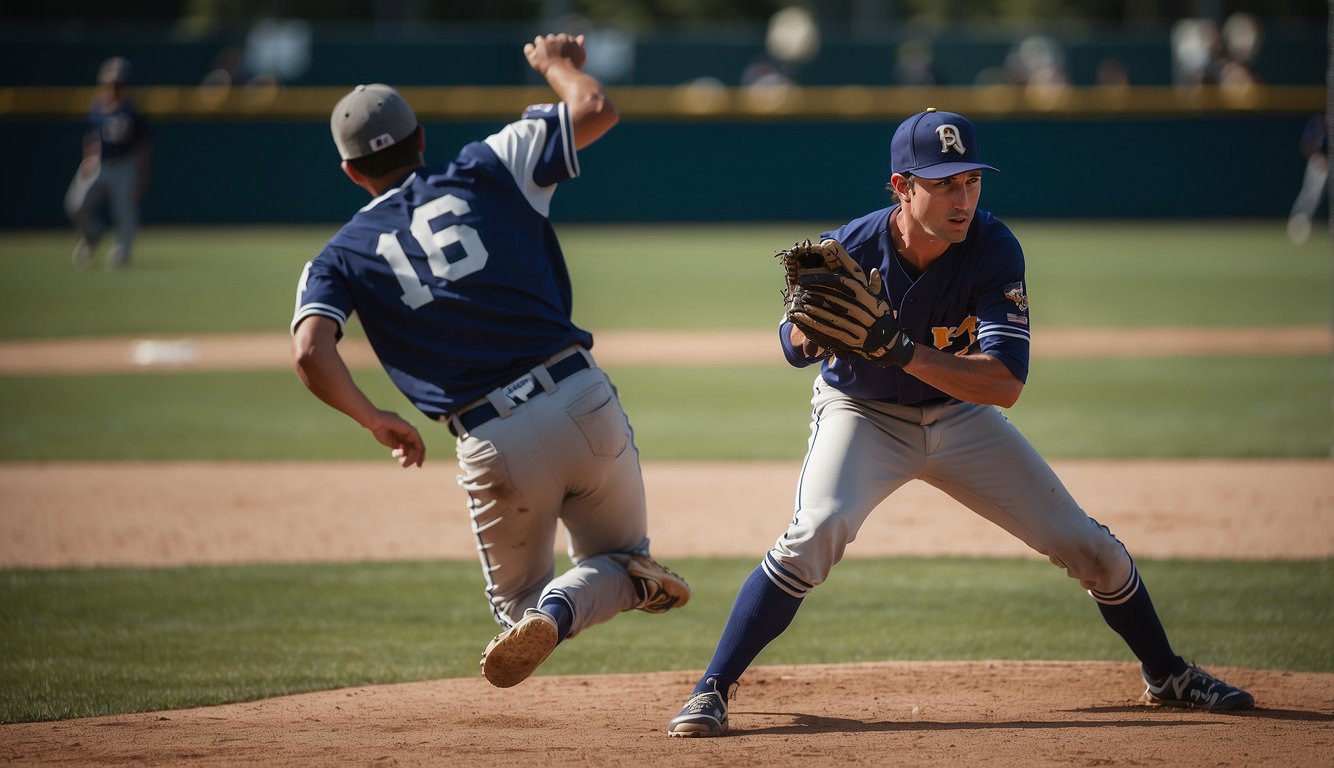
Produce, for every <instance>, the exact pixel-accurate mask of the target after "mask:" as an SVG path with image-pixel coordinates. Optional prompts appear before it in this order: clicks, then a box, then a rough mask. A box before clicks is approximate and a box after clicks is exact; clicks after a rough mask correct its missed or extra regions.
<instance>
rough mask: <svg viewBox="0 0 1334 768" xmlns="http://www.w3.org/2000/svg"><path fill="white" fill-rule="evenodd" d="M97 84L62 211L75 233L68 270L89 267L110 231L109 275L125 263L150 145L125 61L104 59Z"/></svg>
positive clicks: (145, 179) (145, 183)
mask: <svg viewBox="0 0 1334 768" xmlns="http://www.w3.org/2000/svg"><path fill="white" fill-rule="evenodd" d="M97 82H98V92H97V98H96V99H95V100H94V101H93V105H92V107H91V108H90V109H89V111H88V129H87V131H86V132H85V133H84V138H83V161H82V162H81V163H80V164H79V170H78V171H77V172H75V174H74V179H73V180H72V181H71V182H70V185H69V190H68V191H67V192H66V194H65V212H66V213H67V214H69V217H70V219H71V220H72V221H73V222H74V226H75V228H76V229H77V230H78V233H79V241H78V243H76V244H75V246H74V266H76V267H78V268H80V269H84V268H87V267H88V266H89V265H91V264H92V263H93V258H94V257H95V256H96V254H97V246H98V243H99V242H100V241H101V239H102V235H103V234H105V233H106V232H107V230H108V229H110V228H112V227H113V226H114V227H115V230H116V238H115V243H114V244H113V245H112V246H111V250H110V251H108V252H107V269H113V270H115V269H122V268H124V267H127V266H129V264H130V256H131V252H132V250H133V246H134V237H135V234H136V232H137V230H138V226H139V201H140V200H141V199H142V198H143V194H144V190H146V189H147V188H148V175H149V167H150V165H151V162H152V155H153V144H152V137H151V136H150V135H149V127H148V120H147V119H146V118H145V117H144V116H143V115H141V114H140V113H139V111H138V109H136V108H135V105H134V101H133V100H132V99H131V98H130V94H129V87H130V62H128V61H126V60H125V59H124V58H122V57H120V56H114V57H112V58H110V59H107V60H106V61H105V62H103V63H102V67H101V68H100V69H99V70H98V73H97ZM104 208H105V209H109V211H110V216H108V215H107V213H106V211H104Z"/></svg>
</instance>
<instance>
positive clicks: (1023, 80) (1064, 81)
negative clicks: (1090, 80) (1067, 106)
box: [1005, 35, 1070, 85]
mask: <svg viewBox="0 0 1334 768" xmlns="http://www.w3.org/2000/svg"><path fill="white" fill-rule="evenodd" d="M1005 72H1006V76H1007V79H1008V80H1009V81H1010V82H1011V83H1014V84H1015V85H1069V84H1070V76H1069V75H1068V74H1067V73H1066V71H1065V50H1064V49H1062V48H1061V44H1060V43H1059V42H1057V41H1056V40H1055V39H1054V38H1051V37H1047V36H1045V35H1029V36H1028V37H1025V38H1024V39H1023V40H1020V41H1019V43H1018V44H1017V45H1015V47H1014V48H1012V49H1011V50H1010V53H1009V54H1008V55H1007V56H1006V57H1005Z"/></svg>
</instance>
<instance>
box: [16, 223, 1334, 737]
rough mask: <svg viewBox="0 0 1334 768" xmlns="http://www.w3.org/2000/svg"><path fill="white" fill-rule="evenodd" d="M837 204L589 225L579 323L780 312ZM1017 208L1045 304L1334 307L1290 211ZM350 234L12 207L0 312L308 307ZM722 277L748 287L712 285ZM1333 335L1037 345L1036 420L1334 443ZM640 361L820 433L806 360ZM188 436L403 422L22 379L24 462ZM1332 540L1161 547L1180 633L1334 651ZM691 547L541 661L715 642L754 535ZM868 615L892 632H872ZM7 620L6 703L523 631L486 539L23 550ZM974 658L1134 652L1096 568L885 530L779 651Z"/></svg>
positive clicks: (1254, 652)
mask: <svg viewBox="0 0 1334 768" xmlns="http://www.w3.org/2000/svg"><path fill="white" fill-rule="evenodd" d="M829 224H832V222H830V223H825V224H823V225H821V224H809V223H805V224H803V223H783V224H767V225H759V224H747V225H734V226H724V225H713V226H686V225H680V226H663V227H657V226H655V227H630V226H617V227H592V226H582V227H564V228H562V232H563V243H564V245H565V249H566V252H567V255H568V256H569V259H570V266H571V271H572V273H573V276H574V281H575V286H576V288H575V296H576V305H577V307H578V309H577V313H576V320H577V321H578V322H580V323H581V324H583V325H585V326H586V327H589V328H591V329H593V330H594V331H597V330H599V329H635V328H676V329H680V328H684V329H708V328H712V327H717V326H726V327H728V328H767V327H770V326H771V325H772V323H773V322H774V320H775V319H776V317H777V314H778V291H779V284H780V279H779V276H778V274H777V270H776V267H775V265H774V262H773V259H772V257H771V255H772V253H773V251H774V250H776V249H777V248H780V247H783V246H785V245H787V244H790V243H791V242H793V241H795V240H797V239H800V238H803V237H811V236H814V235H815V234H818V232H819V230H821V229H823V228H826V227H827V226H828V225H829ZM1013 227H1014V229H1015V231H1016V233H1017V234H1018V235H1019V237H1020V239H1021V241H1022V242H1023V243H1024V244H1025V249H1026V253H1027V257H1028V263H1029V289H1030V297H1031V300H1032V302H1033V316H1034V320H1035V324H1036V332H1037V333H1041V329H1042V328H1043V327H1083V326H1100V327H1151V326H1158V325H1172V326H1178V325H1180V326H1204V327H1234V326H1258V327H1279V326H1289V325H1327V324H1328V323H1329V322H1330V317H1331V285H1334V279H1332V278H1334V275H1332V273H1331V259H1330V244H1329V241H1328V239H1327V238H1317V239H1316V240H1315V241H1313V242H1312V243H1309V244H1308V245H1306V246H1303V247H1294V246H1291V245H1289V244H1288V243H1287V241H1286V240H1285V239H1284V236H1283V228H1282V224H1281V223H1280V222H1207V223H1195V222H1186V223H1180V222H1153V223H1142V222H1099V223H1089V222H1072V223H1048V222H1015V223H1013ZM330 234H332V228H328V227H323V228H322V227H306V228H182V229H149V230H148V231H147V232H145V234H144V236H143V238H142V241H141V248H140V251H139V253H138V256H137V262H136V264H135V266H134V267H133V268H132V269H131V270H129V271H127V272H125V273H120V274H107V273H104V272H101V271H98V270H92V271H88V272H77V271H74V270H73V269H72V268H71V267H70V264H69V249H70V247H72V237H71V236H70V235H69V234H67V233H64V232H0V259H3V260H4V261H5V262H6V264H5V266H6V267H7V271H6V274H7V275H8V277H7V279H6V280H5V281H3V282H0V339H40V338H56V337H64V336H101V335H122V334H154V335H170V334H184V333H212V332H238V331H246V332H253V331H273V332H277V333H281V332H284V331H285V330H286V327H287V323H288V321H289V320H290V315H291V311H292V300H293V295H294V289H295V282H296V279H297V276H298V274H299V272H300V269H301V265H302V264H303V263H304V262H305V261H306V260H307V259H309V258H310V257H311V256H313V255H314V253H315V252H316V251H317V250H318V249H319V247H320V245H321V244H322V242H323V241H324V240H325V239H326V238H327V237H328V236H329V235H330ZM701 244H703V245H701ZM700 276H707V279H706V280H705V279H701V278H700ZM711 303H713V304H716V305H717V306H719V307H726V308H727V309H726V310H725V311H724V314H723V315H722V316H719V315H718V314H716V312H714V311H712V310H711V311H710V312H708V313H705V312H704V311H703V308H704V307H707V306H709V305H710V304H711ZM1330 363H1331V361H1330V359H1329V357H1328V356H1326V355H1292V356H1266V357H1255V356H1248V355H1238V356H1236V357H1228V356H1222V357H1200V356H1189V357H1182V358H1178V359H1170V358H1169V359H1164V358H1149V357H1138V358H1137V357H1130V358H1112V359H1105V360H1100V359H1096V358H1094V359H1080V360H1057V359H1052V360H1040V361H1037V362H1035V364H1034V368H1033V373H1032V376H1031V377H1030V384H1029V386H1028V387H1027V388H1026V390H1025V393H1024V396H1023V399H1022V400H1021V402H1020V404H1019V405H1018V406H1017V407H1016V408H1015V409H1013V410H1012V411H1011V412H1010V417H1011V418H1012V420H1014V421H1015V423H1016V424H1018V425H1019V426H1020V427H1021V428H1022V429H1023V430H1024V431H1025V432H1026V433H1027V434H1028V435H1029V436H1030V437H1031V438H1032V439H1033V441H1034V443H1035V444H1036V445H1037V446H1038V447H1039V449H1040V450H1042V451H1043V452H1044V454H1046V455H1047V456H1049V457H1051V458H1066V457H1090V458H1093V457H1200V456H1211V457H1213V456H1219V457H1328V456H1329V455H1330V452H1331V446H1332V445H1334V434H1332V433H1334V417H1332V416H1331V411H1330V408H1331V392H1332V391H1334V387H1332V386H1331V364H1330ZM611 374H612V376H613V377H614V379H615V381H616V382H617V384H618V387H619V388H620V390H621V394H622V397H623V399H624V401H625V404H626V407H627V409H628V410H629V412H630V414H631V418H632V421H633V423H634V425H635V427H636V439H637V441H638V443H639V445H640V447H641V449H642V452H643V455H644V458H645V459H646V460H673V459H693V460H699V459H743V460H744V459H796V458H798V457H800V456H801V454H802V452H803V451H804V447H805V440H806V429H807V419H806V412H807V401H808V397H809V395H808V389H809V381H810V376H811V372H809V371H795V370H791V369H788V368H786V367H784V366H781V365H775V366H767V367H744V366H736V367H724V368H719V369H703V368H698V369H667V368H618V369H612V370H611ZM358 375H359V376H360V377H361V379H362V380H363V382H364V383H365V386H366V388H367V389H368V390H369V391H370V392H371V393H372V395H373V396H374V397H375V398H377V399H378V400H380V401H381V402H383V403H385V404H386V405H388V406H391V407H395V408H398V409H399V410H400V411H402V412H403V413H404V414H405V415H408V416H409V417H410V418H414V420H416V421H417V422H418V424H419V425H420V426H422V427H423V428H426V427H430V426H432V425H429V424H428V423H427V422H425V420H424V419H421V418H420V417H416V416H413V414H410V413H408V411H409V407H408V405H407V403H406V401H404V400H403V399H402V397H401V395H399V394H398V393H397V392H395V391H393V390H392V387H391V386H390V385H389V383H388V380H387V378H386V377H385V376H384V374H383V373H381V372H379V371H361V372H358ZM434 429H435V430H436V431H435V432H433V433H431V434H432V435H433V436H432V437H429V438H428V439H430V440H432V442H433V445H434V448H435V455H436V456H437V457H439V456H440V455H442V454H443V455H446V456H447V455H448V447H447V446H448V441H447V436H446V435H445V434H444V433H443V431H439V429H438V427H435V428H434ZM182 458H189V459H204V460H259V459H262V460H283V459H301V460H315V459H347V460H350V459H375V460H383V450H382V449H381V448H380V447H379V446H378V445H376V444H375V443H374V442H373V441H371V440H370V439H369V438H367V436H366V435H365V434H364V433H363V432H362V431H361V430H360V429H359V428H357V427H356V426H355V425H353V424H352V423H351V422H349V421H348V420H347V419H346V418H344V417H342V416H341V415H339V414H337V413H334V412H332V411H330V410H329V409H327V408H326V407H324V406H323V405H321V404H320V403H318V402H317V401H315V400H314V398H312V397H311V396H310V395H309V394H308V393H306V392H305V390H304V389H303V388H302V387H301V385H300V383H299V382H298V381H297V379H296V377H295V376H294V375H293V374H292V373H291V372H290V371H287V370H281V371H271V372H255V371H250V372H210V373H201V372H180V373H154V374H137V373H136V374H116V375H96V376H73V375H71V376H31V375H23V376H18V375H14V376H0V461H11V462H12V461H26V460H44V461H66V460H74V459H89V460H108V461H114V460H127V459H145V460H168V459H182ZM2 504H3V500H2V499H0V505H2ZM2 520H3V514H2V512H0V521H2ZM757 556H758V555H757ZM1332 563H1334V561H1331V560H1329V559H1326V560H1322V561H1314V562H1295V563H1293V562H1178V561H1148V562H1140V568H1141V570H1142V571H1143V572H1144V574H1145V576H1146V578H1147V579H1148V580H1149V582H1150V583H1151V584H1152V586H1153V590H1154V592H1153V594H1154V596H1155V599H1156V601H1157V602H1158V604H1159V606H1160V609H1161V610H1162V613H1163V618H1164V621H1165V623H1166V624H1167V626H1168V629H1169V631H1170V632H1171V634H1172V636H1173V637H1174V638H1175V639H1176V642H1177V645H1178V646H1179V648H1178V649H1179V650H1180V651H1181V652H1183V653H1187V654H1189V655H1191V656H1192V657H1194V658H1197V659H1200V660H1201V661H1205V660H1207V663H1210V664H1220V665H1247V666H1257V667H1269V668H1281V669H1299V670H1315V671H1334V651H1331V646H1330V644H1329V642H1328V640H1327V638H1328V637H1329V636H1331V634H1334V607H1332V606H1334V567H1332V565H1331V564H1332ZM674 565H679V567H680V568H681V570H682V572H683V573H685V574H686V575H687V577H688V578H690V580H691V581H692V583H693V584H694V585H695V587H696V589H697V593H696V598H695V600H694V602H693V603H692V606H691V608H690V609H689V610H686V611H682V612H680V613H672V614H669V615H668V616H666V617H649V616H644V615H641V614H630V615H627V616H626V617H623V618H621V619H618V620H617V621H615V622H611V623H610V624H608V625H605V626H603V627H599V628H597V629H596V630H595V631H591V632H589V633H587V634H586V635H583V636H581V637H580V638H577V640H576V641H575V642H572V643H571V644H570V645H569V646H568V648H566V649H563V650H562V652H561V653H560V654H558V655H557V656H556V657H554V658H553V659H552V661H551V662H550V663H549V664H548V665H546V666H544V667H543V670H542V674H562V673H585V674H588V673H601V672H623V671H642V670H649V669H686V668H692V669H693V668H698V667H700V666H702V665H703V664H704V663H705V662H706V661H707V657H708V654H709V652H710V650H711V648H712V645H713V642H714V641H715V640H716V638H717V633H718V631H719V629H720V628H721V625H722V622H723V620H724V617H725V615H726V612H727V610H728V609H729V607H730V604H731V600H732V598H733V596H734V595H735V590H736V587H737V585H738V584H739V583H740V581H741V580H742V579H743V578H744V576H745V574H746V573H748V572H749V571H750V569H751V568H752V567H753V566H754V562H753V561H737V560H697V561H685V562H683V563H679V564H677V563H674ZM891 594H893V595H895V598H894V602H893V603H887V602H885V601H886V600H888V596H889V595H891ZM1220 617H1225V618H1220ZM868 619H873V620H874V621H875V622H876V626H877V627H883V631H876V632H866V631H864V626H865V623H866V622H867V620H868ZM1220 623H1221V624H1224V625H1225V626H1226V631H1219V626H1220ZM0 628H2V629H0V651H3V655H2V656H0V722H14V721H21V720H45V719H59V718H66V717H74V716H83V715H92V714H102V713H112V712H123V711H132V710H152V709H160V708H170V707H181V706H190V705H195V704H208V703H217V702H223V701H236V700H245V699H253V698H259V697H264V696H270V695H275V694H279V693H289V692H295V691H304V690H314V689H324V688H334V687H341V686H349V685H359V684H365V683H372V682H392V681H402V680H418V679H430V678H436V677H443V676H452V675H472V674H476V661H477V656H478V653H479V652H480V649H481V647H482V646H483V645H484V644H485V641H486V639H487V638H489V637H490V635H491V634H493V633H494V631H495V627H494V625H493V624H492V623H491V621H490V618H489V615H488V614H487V612H486V611H485V603H484V601H483V597H482V594H481V576H480V574H479V573H478V572H477V567H476V565H475V564H474V563H472V562H467V563H453V562H447V563H376V564H345V565H319V566H313V565H312V566H307V565H300V566H298V565H291V566H286V565H272V566H250V565H246V566H239V565H238V566H233V567H211V568H180V569H140V570H121V569H93V570H82V569H74V570H55V571H28V570H9V571H0ZM849 637H856V638H857V639H856V641H855V642H850V641H849V640H848V638H849ZM976 658H1014V659H1111V660H1128V658H1129V657H1128V655H1127V652H1126V651H1125V649H1124V647H1123V646H1122V645H1121V644H1120V641H1119V640H1117V639H1116V638H1115V637H1114V636H1113V635H1112V634H1111V633H1110V632H1108V631H1107V629H1106V628H1105V627H1104V626H1103V624H1102V622H1101V621H1100V620H1099V619H1098V617H1097V615H1096V610H1095V609H1094V608H1093V605H1092V603H1091V602H1090V601H1089V600H1088V599H1087V597H1086V596H1085V595H1083V594H1082V593H1081V592H1080V591H1079V590H1078V589H1076V588H1072V586H1071V584H1070V583H1069V582H1068V579H1066V578H1064V576H1062V575H1061V574H1060V572H1059V571H1055V570H1054V569H1052V568H1051V567H1050V566H1048V565H1046V564H1045V562H1040V561H1035V560H1004V559H968V560H963V559H938V560H915V559H906V558H887V559H875V560H857V561H848V562H847V563H845V564H843V565H841V566H840V567H839V568H838V569H837V570H836V572H835V574H834V578H833V579H831V581H830V583H829V584H827V585H825V586H823V587H821V589H820V590H818V591H817V592H816V593H815V595H813V596H812V597H811V598H810V599H809V600H808V605H807V607H806V608H805V609H804V610H803V611H802V614H801V615H800V616H799V617H798V620H797V623H796V624H795V625H794V627H793V629H792V630H791V631H789V632H788V633H787V634H785V635H784V636H783V638H782V639H781V640H780V641H779V642H778V643H776V644H775V645H774V646H772V647H771V648H770V649H768V650H767V651H766V652H765V654H764V655H763V656H761V658H760V659H759V662H758V663H808V662H834V661H853V660H870V659H976Z"/></svg>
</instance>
